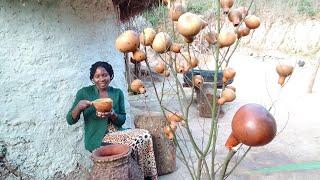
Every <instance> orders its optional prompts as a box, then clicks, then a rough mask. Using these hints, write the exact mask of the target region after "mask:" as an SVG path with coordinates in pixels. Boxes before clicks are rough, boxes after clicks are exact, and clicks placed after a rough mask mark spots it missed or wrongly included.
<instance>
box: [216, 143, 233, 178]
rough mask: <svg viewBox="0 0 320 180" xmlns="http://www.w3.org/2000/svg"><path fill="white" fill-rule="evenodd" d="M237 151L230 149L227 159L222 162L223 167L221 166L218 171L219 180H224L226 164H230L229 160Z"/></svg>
mask: <svg viewBox="0 0 320 180" xmlns="http://www.w3.org/2000/svg"><path fill="white" fill-rule="evenodd" d="M236 152H237V151H235V150H233V149H231V150H230V151H229V152H228V155H227V157H226V158H225V160H224V162H223V166H222V169H221V171H220V175H219V180H223V179H224V176H225V173H226V171H227V168H228V164H229V162H230V160H231V159H232V157H233V156H234V155H235V153H236Z"/></svg>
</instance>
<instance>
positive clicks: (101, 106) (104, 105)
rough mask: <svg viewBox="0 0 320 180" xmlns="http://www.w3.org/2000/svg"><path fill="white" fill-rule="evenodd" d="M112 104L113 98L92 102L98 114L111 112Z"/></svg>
mask: <svg viewBox="0 0 320 180" xmlns="http://www.w3.org/2000/svg"><path fill="white" fill-rule="evenodd" d="M112 102H113V101H112V99H111V98H100V99H97V100H95V101H92V104H93V106H94V107H95V108H96V110H97V112H110V111H111V109H112Z"/></svg>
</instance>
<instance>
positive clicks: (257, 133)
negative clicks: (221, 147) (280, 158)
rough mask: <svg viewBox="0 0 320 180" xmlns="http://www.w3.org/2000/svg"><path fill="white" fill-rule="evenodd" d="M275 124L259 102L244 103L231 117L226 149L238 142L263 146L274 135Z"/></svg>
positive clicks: (275, 130)
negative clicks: (230, 130) (230, 129)
mask: <svg viewBox="0 0 320 180" xmlns="http://www.w3.org/2000/svg"><path fill="white" fill-rule="evenodd" d="M276 132H277V124H276V121H275V120H274V117H273V116H272V115H271V114H270V112H269V111H268V110H267V109H265V108H264V107H263V106H261V105H259V104H246V105H244V106H242V107H240V108H239V109H238V111H237V112H236V113H235V115H234V116H233V119H232V133H231V135H230V136H229V138H228V140H227V142H226V144H225V146H226V147H227V148H228V149H231V148H232V147H235V146H236V145H238V144H239V143H243V144H245V145H247V146H263V145H266V144H268V143H269V142H271V141H272V140H273V138H274V137H275V136H276Z"/></svg>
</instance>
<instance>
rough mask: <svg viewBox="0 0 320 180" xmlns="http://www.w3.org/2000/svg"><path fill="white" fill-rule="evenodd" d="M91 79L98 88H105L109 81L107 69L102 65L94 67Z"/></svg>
mask: <svg viewBox="0 0 320 180" xmlns="http://www.w3.org/2000/svg"><path fill="white" fill-rule="evenodd" d="M92 80H93V82H94V84H95V85H96V86H97V88H98V89H106V88H107V87H108V86H109V83H110V81H111V80H110V75H109V73H108V71H107V70H106V69H105V68H103V67H98V68H97V69H96V72H95V73H94V75H93V79H92Z"/></svg>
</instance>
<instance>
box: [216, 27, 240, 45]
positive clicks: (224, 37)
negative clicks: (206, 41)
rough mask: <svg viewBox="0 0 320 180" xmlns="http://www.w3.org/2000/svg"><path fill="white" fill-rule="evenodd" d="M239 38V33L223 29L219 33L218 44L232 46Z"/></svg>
mask: <svg viewBox="0 0 320 180" xmlns="http://www.w3.org/2000/svg"><path fill="white" fill-rule="evenodd" d="M236 39H237V35H236V34H235V33H233V32H229V31H221V32H220V34H219V35H218V39H217V41H218V45H219V47H220V48H223V47H229V46H231V45H232V44H233V43H234V42H235V41H236Z"/></svg>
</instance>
